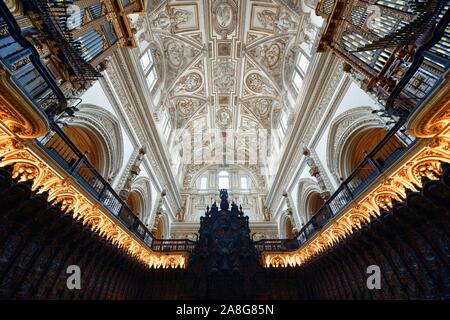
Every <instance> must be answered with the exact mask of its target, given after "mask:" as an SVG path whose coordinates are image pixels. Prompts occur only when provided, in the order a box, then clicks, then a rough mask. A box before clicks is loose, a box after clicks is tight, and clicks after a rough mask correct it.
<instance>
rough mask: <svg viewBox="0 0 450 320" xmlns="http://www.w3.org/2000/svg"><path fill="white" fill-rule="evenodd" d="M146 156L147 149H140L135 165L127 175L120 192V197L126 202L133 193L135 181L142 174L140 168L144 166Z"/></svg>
mask: <svg viewBox="0 0 450 320" xmlns="http://www.w3.org/2000/svg"><path fill="white" fill-rule="evenodd" d="M144 156H145V148H140V149H139V151H138V154H137V155H136V157H135V159H134V161H133V164H132V165H131V168H130V170H129V171H128V173H127V176H126V178H125V183H124V186H123V188H122V189H121V190H120V192H119V196H120V197H121V198H122V199H123V200H124V201H126V200H127V199H128V196H129V194H130V191H131V184H132V183H133V181H134V180H135V179H136V178H137V176H138V175H139V173H140V172H141V168H140V166H141V164H142V161H143V160H144Z"/></svg>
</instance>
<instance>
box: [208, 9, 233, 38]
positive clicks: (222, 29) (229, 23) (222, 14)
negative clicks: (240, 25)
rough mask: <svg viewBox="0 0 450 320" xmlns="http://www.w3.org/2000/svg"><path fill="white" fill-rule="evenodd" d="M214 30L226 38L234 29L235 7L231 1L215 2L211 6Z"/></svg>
mask: <svg viewBox="0 0 450 320" xmlns="http://www.w3.org/2000/svg"><path fill="white" fill-rule="evenodd" d="M212 14H213V25H214V30H215V31H216V32H217V33H218V34H220V35H222V36H223V37H226V36H227V35H229V34H231V33H232V32H233V31H234V30H235V29H236V22H237V5H236V2H235V1H233V0H216V1H214V3H213V6H212Z"/></svg>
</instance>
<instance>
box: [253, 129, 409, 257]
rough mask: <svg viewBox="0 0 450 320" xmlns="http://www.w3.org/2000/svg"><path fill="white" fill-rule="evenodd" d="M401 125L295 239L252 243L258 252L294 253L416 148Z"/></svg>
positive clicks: (388, 134)
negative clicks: (403, 156)
mask: <svg viewBox="0 0 450 320" xmlns="http://www.w3.org/2000/svg"><path fill="white" fill-rule="evenodd" d="M403 124H404V122H403V121H399V122H398V123H397V124H396V125H395V126H394V127H393V128H392V129H391V130H390V131H389V132H388V133H387V134H386V136H385V137H384V138H383V139H382V140H381V141H380V142H379V143H378V144H377V145H376V146H375V148H374V149H373V150H372V151H371V152H370V153H369V154H367V155H366V157H365V158H364V159H363V160H362V162H361V163H360V164H359V165H358V167H357V168H356V169H355V170H354V171H353V172H352V173H351V174H350V176H349V177H348V178H347V179H346V180H345V181H344V182H343V183H342V184H341V185H340V186H339V188H338V189H337V190H336V191H335V192H334V193H333V194H332V195H331V197H330V198H329V199H328V200H327V201H326V202H325V203H324V204H323V205H322V207H321V208H320V209H319V210H318V211H317V212H316V213H315V214H314V215H313V217H312V218H311V219H310V220H309V221H308V222H307V223H306V224H305V225H304V226H303V227H302V229H301V230H300V232H299V234H298V236H297V237H296V238H293V239H264V240H260V241H256V242H254V243H255V245H256V247H257V249H258V251H260V252H262V251H293V250H296V249H298V248H300V247H301V245H303V244H304V243H305V242H306V241H307V240H308V239H310V238H311V237H312V236H314V235H315V234H316V233H317V232H319V231H320V230H321V229H322V228H323V227H324V226H325V225H326V224H327V223H328V222H329V221H330V220H331V219H332V218H333V217H335V216H336V215H337V214H339V213H340V212H341V211H342V210H343V209H345V208H346V207H347V206H348V205H349V204H350V203H352V201H353V200H354V199H355V198H356V197H357V196H358V195H360V194H361V193H362V192H363V191H364V190H366V189H367V187H368V186H369V185H370V184H371V183H372V182H373V181H374V180H375V179H376V178H378V177H379V176H380V175H381V174H382V173H383V172H385V171H386V170H387V169H389V168H390V167H391V166H392V165H393V164H394V163H395V162H396V161H397V160H398V159H399V158H400V157H401V156H402V155H404V154H405V153H406V151H408V150H409V149H410V148H411V147H412V146H413V145H414V144H415V142H416V139H415V138H413V137H410V136H408V135H406V134H405V133H404V126H403Z"/></svg>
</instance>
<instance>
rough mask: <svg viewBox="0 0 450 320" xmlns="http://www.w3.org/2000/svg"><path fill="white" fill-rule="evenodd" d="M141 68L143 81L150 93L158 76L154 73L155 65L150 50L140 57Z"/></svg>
mask: <svg viewBox="0 0 450 320" xmlns="http://www.w3.org/2000/svg"><path fill="white" fill-rule="evenodd" d="M140 60H141V66H142V70H144V75H145V80H146V81H147V86H148V89H149V90H150V91H151V90H153V88H154V87H155V84H156V80H158V75H157V73H156V68H155V64H154V62H153V57H152V53H151V51H150V49H148V50H146V51H145V52H144V54H143V55H142V56H141V59H140Z"/></svg>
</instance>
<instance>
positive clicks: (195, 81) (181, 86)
mask: <svg viewBox="0 0 450 320" xmlns="http://www.w3.org/2000/svg"><path fill="white" fill-rule="evenodd" d="M202 84H203V78H202V76H201V75H200V74H198V73H196V72H192V73H189V74H187V75H184V76H182V77H181V78H180V80H179V81H178V82H177V84H176V85H175V88H174V91H175V92H176V93H179V92H183V91H184V92H189V93H192V92H195V91H197V90H198V89H200V87H201V86H202Z"/></svg>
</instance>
